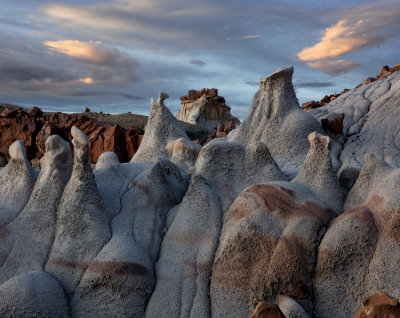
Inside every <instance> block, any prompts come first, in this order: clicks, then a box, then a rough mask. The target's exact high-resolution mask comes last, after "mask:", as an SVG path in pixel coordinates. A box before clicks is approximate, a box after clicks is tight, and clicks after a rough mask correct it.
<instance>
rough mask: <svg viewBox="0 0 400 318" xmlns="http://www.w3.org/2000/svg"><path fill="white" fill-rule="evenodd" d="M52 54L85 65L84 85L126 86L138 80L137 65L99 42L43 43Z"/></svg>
mask: <svg viewBox="0 0 400 318" xmlns="http://www.w3.org/2000/svg"><path fill="white" fill-rule="evenodd" d="M43 44H44V45H46V46H47V47H48V48H49V51H50V52H52V53H61V54H64V55H67V56H69V57H72V58H74V59H76V60H77V61H79V62H82V63H84V64H86V67H87V73H88V74H87V75H86V76H84V77H82V78H80V81H81V82H82V83H85V84H93V83H103V84H128V83H132V82H135V81H137V80H139V79H140V78H141V77H140V74H139V63H138V62H137V61H136V59H134V58H132V57H130V56H128V55H126V54H123V53H122V52H121V51H119V50H118V49H116V48H112V47H108V46H104V45H103V44H102V42H101V41H96V42H95V41H88V42H83V41H78V40H59V41H45V42H43Z"/></svg>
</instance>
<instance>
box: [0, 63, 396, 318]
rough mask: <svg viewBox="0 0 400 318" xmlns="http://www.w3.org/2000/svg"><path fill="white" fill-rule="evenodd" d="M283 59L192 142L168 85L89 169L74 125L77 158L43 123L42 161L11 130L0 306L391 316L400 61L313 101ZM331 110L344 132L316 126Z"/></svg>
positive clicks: (1, 200) (167, 313)
mask: <svg viewBox="0 0 400 318" xmlns="http://www.w3.org/2000/svg"><path fill="white" fill-rule="evenodd" d="M292 74H293V68H291V67H289V68H282V69H279V70H277V71H276V72H274V73H273V74H271V75H269V76H268V77H266V78H265V79H263V80H262V81H261V82H260V87H259V90H258V92H257V93H256V94H255V97H254V99H253V102H252V105H251V107H250V109H249V114H248V116H247V118H246V119H245V120H244V121H243V123H242V124H241V125H240V126H239V127H238V128H237V129H235V130H233V131H231V132H230V133H229V135H228V136H227V137H222V138H218V139H214V140H212V141H210V142H208V143H207V144H206V145H205V146H203V147H200V146H199V145H195V144H194V143H192V142H191V141H190V139H189V138H188V136H187V134H186V133H185V131H184V130H183V129H182V127H181V126H180V123H179V122H178V121H177V120H176V119H175V118H174V116H173V115H172V114H171V113H170V111H169V110H168V109H167V108H166V107H165V105H164V99H165V98H166V97H167V95H166V94H165V93H160V94H159V97H158V99H157V100H152V101H151V110H150V116H149V121H148V125H147V129H146V131H145V134H144V136H143V141H142V144H141V146H140V148H139V150H138V152H137V153H136V154H135V156H134V157H133V158H132V161H131V162H129V163H119V160H118V157H117V156H116V155H115V154H113V153H110V152H105V153H103V154H102V155H101V156H100V157H99V160H98V163H97V165H96V168H95V169H92V167H91V166H90V164H89V163H88V157H89V151H90V150H89V149H90V139H89V138H87V136H86V135H85V134H84V133H83V132H82V131H81V130H79V129H78V128H77V127H72V128H71V134H72V136H73V141H72V146H73V147H74V152H75V156H74V159H73V162H72V160H71V151H70V149H69V144H68V143H66V142H65V141H63V140H62V139H61V138H60V137H57V136H52V137H49V138H48V139H47V141H46V145H45V146H46V149H45V160H44V166H43V168H42V170H41V171H40V173H39V175H38V174H37V172H36V171H34V170H33V169H32V167H31V166H30V164H29V162H28V161H27V157H26V154H25V150H24V146H23V144H22V142H21V141H19V142H15V143H13V144H12V145H11V146H10V149H9V153H10V156H11V159H10V161H9V163H8V164H7V166H6V167H5V168H3V169H2V170H0V179H1V181H2V184H3V186H2V187H1V188H0V215H1V218H0V221H1V223H0V295H1V296H2V297H0V315H1V316H3V317H23V316H26V315H28V314H29V315H31V316H35V317H49V316H51V317H54V316H57V317H109V316H110V315H116V316H130V317H149V318H150V317H248V316H250V315H252V317H262V316H263V315H265V314H268V315H271V316H272V315H274V316H273V317H339V318H341V317H343V318H344V317H351V316H354V315H356V314H357V317H366V315H368V314H369V313H371V312H374V313H377V314H378V313H380V314H382V313H384V314H387V315H389V314H391V315H394V317H396V315H397V314H398V308H399V307H398V302H397V301H396V299H398V298H399V297H400V288H399V286H400V281H399V276H398V275H397V272H398V264H399V262H400V241H399V233H398V232H399V228H400V218H399V215H400V214H399V211H400V201H399V198H400V196H399V189H400V186H399V180H400V179H399V173H400V170H399V169H400V161H399V158H400V147H397V146H396V145H397V140H398V134H399V130H398V128H397V126H396V121H395V120H394V118H397V116H396V114H397V113H396V112H397V109H399V107H398V106H399V102H400V95H399V94H400V93H399V92H400V86H399V85H400V72H394V73H392V74H391V75H389V76H388V77H386V78H384V79H380V80H377V81H374V82H372V83H370V84H367V85H364V86H361V87H359V88H356V89H354V90H351V91H349V92H347V93H345V94H343V95H341V96H339V97H338V98H337V99H335V100H334V101H333V102H331V103H329V104H327V105H325V106H323V107H320V108H318V109H313V110H311V111H310V112H304V111H302V110H301V108H300V107H299V105H298V102H297V98H296V95H295V93H294V90H293V85H292V82H291V78H292ZM341 114H344V115H341ZM338 115H340V116H341V118H342V121H341V123H342V129H341V131H336V132H334V131H332V129H328V128H327V126H323V124H322V122H323V121H322V120H323V119H326V120H327V121H328V122H331V121H333V120H334V119H335V118H337V116H338ZM39 211H40V213H38V212H39ZM19 251H22V252H19ZM377 291H379V292H378V293H377V294H376V292H377ZM384 293H386V296H387V297H386V296H385V294H384ZM374 294H376V295H374ZM33 295H35V296H33ZM372 295H374V296H372ZM371 296H372V297H371ZM389 296H390V297H389ZM366 299H368V300H367V301H365V302H363V301H364V300H366ZM382 299H383V300H382Z"/></svg>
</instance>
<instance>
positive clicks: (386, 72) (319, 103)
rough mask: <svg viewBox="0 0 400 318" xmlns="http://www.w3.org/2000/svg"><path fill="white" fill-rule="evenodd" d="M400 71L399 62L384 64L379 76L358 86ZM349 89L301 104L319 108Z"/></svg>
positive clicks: (307, 108) (368, 78)
mask: <svg viewBox="0 0 400 318" xmlns="http://www.w3.org/2000/svg"><path fill="white" fill-rule="evenodd" d="M397 71H400V63H397V64H396V65H395V66H393V67H389V66H387V65H384V66H382V67H381V69H380V70H379V73H378V75H377V76H375V77H367V78H366V79H364V80H363V81H362V83H360V84H358V85H357V86H356V88H359V87H361V86H363V85H368V84H370V83H372V82H375V81H377V80H380V79H384V78H387V77H388V76H389V75H391V74H393V73H394V72H397ZM348 91H349V89H347V88H345V89H344V90H343V91H341V92H340V93H339V94H336V93H335V94H331V95H325V96H324V97H323V98H322V99H321V100H320V101H317V102H316V101H314V100H312V101H309V102H306V103H303V104H302V105H301V108H302V109H303V110H306V111H308V110H310V109H314V108H319V107H322V106H325V105H327V104H329V103H330V102H332V101H334V100H335V99H336V98H338V97H339V96H341V95H343V94H344V93H347V92H348Z"/></svg>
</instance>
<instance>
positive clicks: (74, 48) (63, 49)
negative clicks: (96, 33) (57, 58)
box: [44, 40, 112, 64]
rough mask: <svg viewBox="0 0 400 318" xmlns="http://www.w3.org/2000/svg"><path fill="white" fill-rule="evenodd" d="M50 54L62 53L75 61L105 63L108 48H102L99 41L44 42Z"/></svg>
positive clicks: (108, 51)
mask: <svg viewBox="0 0 400 318" xmlns="http://www.w3.org/2000/svg"><path fill="white" fill-rule="evenodd" d="M44 44H45V45H46V46H48V47H49V50H50V51H52V52H58V53H63V54H66V55H68V56H71V57H75V58H77V59H81V60H86V61H91V62H94V63H99V64H101V63H105V62H106V61H107V59H108V56H109V54H110V53H112V52H110V50H112V49H110V48H106V47H104V46H102V44H101V42H100V41H97V42H94V41H89V42H82V41H77V40H60V41H46V42H44Z"/></svg>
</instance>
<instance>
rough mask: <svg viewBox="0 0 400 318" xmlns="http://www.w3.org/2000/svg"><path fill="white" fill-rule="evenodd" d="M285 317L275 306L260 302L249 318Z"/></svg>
mask: <svg viewBox="0 0 400 318" xmlns="http://www.w3.org/2000/svg"><path fill="white" fill-rule="evenodd" d="M284 317H285V316H284V315H283V313H282V312H281V311H280V309H279V307H278V306H277V305H275V304H268V303H266V302H265V301H262V302H259V303H258V305H257V307H256V308H255V309H254V311H253V313H252V314H251V315H250V317H249V318H284Z"/></svg>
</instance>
